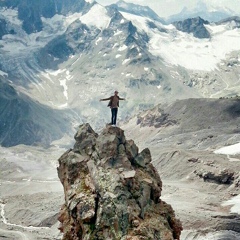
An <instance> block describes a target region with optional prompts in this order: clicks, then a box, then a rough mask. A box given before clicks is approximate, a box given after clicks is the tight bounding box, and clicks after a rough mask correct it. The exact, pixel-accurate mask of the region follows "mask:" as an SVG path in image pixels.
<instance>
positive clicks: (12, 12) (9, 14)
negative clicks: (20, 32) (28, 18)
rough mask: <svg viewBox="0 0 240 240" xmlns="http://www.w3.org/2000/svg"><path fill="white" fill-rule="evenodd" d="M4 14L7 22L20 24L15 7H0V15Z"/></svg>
mask: <svg viewBox="0 0 240 240" xmlns="http://www.w3.org/2000/svg"><path fill="white" fill-rule="evenodd" d="M1 15H2V16H4V18H6V19H7V20H8V21H9V22H11V23H12V24H16V25H21V24H22V21H21V20H19V18H18V11H17V10H16V9H10V8H1V9H0V16H1Z"/></svg>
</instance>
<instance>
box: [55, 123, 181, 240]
mask: <svg viewBox="0 0 240 240" xmlns="http://www.w3.org/2000/svg"><path fill="white" fill-rule="evenodd" d="M75 140H76V143H75V145H74V148H73V149H70V150H68V151H67V152H66V153H65V154H63V156H61V158H60V159H59V167H58V175H59V178H60V180H61V182H62V184H63V187H64V193H65V203H64V205H63V206H62V209H61V212H60V216H59V221H60V222H61V225H60V227H59V229H60V230H61V231H62V232H63V234H64V235H63V239H65V240H66V239H68V240H70V239H74V240H77V239H86V240H87V239H104V240H106V239H122V240H123V239H128V240H137V239H164V240H168V239H169V240H170V239H179V238H180V233H181V230H182V226H181V223H180V221H179V220H177V219H176V218H175V214H174V211H173V209H172V207H171V206H170V205H168V204H167V203H165V202H163V201H162V200H161V199H160V196H161V190H162V182H161V179H160V177H159V174H158V173H157V171H156V169H155V168H154V167H153V165H152V163H151V154H150V151H149V149H144V150H143V151H142V152H139V151H138V147H137V146H136V145H135V143H134V141H133V140H126V139H125V136H124V131H123V130H121V129H120V128H114V127H111V126H107V127H106V128H105V129H104V130H103V131H102V133H101V134H100V135H98V134H97V133H95V132H94V131H93V130H92V128H91V127H90V125H89V124H85V125H81V126H80V127H79V130H78V132H77V133H76V135H75Z"/></svg>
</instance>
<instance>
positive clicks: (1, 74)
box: [0, 70, 8, 76]
mask: <svg viewBox="0 0 240 240" xmlns="http://www.w3.org/2000/svg"><path fill="white" fill-rule="evenodd" d="M0 76H8V74H7V73H5V72H3V71H1V70H0Z"/></svg>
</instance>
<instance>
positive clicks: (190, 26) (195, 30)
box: [173, 17, 211, 38]
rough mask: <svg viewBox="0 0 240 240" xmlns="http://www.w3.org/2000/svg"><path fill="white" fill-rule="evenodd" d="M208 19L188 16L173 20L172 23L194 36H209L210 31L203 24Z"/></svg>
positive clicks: (206, 22)
mask: <svg viewBox="0 0 240 240" xmlns="http://www.w3.org/2000/svg"><path fill="white" fill-rule="evenodd" d="M205 24H209V22H208V21H205V20H203V19H202V18H200V17H195V18H188V19H186V20H184V21H179V22H174V23H173V25H174V26H175V27H176V28H177V29H178V30H179V31H182V32H187V33H192V34H193V36H194V37H196V38H210V37H211V36H210V33H209V32H208V30H207V29H206V27H205V26H204V25H205Z"/></svg>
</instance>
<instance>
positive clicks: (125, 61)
mask: <svg viewBox="0 0 240 240" xmlns="http://www.w3.org/2000/svg"><path fill="white" fill-rule="evenodd" d="M130 60H131V59H129V58H128V59H125V60H123V62H122V65H124V64H126V63H127V62H129V61H130Z"/></svg>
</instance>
